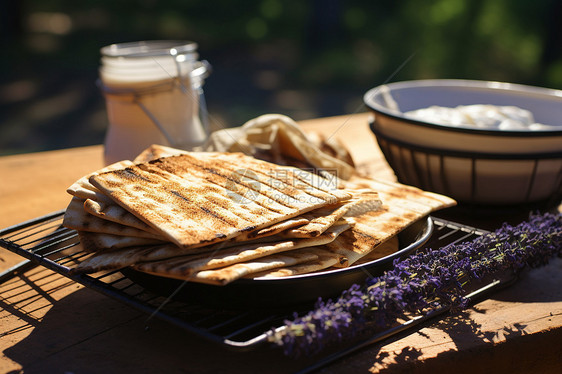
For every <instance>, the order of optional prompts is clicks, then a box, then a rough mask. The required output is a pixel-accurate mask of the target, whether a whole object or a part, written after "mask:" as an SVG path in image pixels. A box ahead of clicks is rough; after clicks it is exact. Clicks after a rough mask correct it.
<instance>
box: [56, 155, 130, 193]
mask: <svg viewBox="0 0 562 374" xmlns="http://www.w3.org/2000/svg"><path fill="white" fill-rule="evenodd" d="M131 165H133V162H132V161H128V160H124V161H119V162H116V163H114V164H111V165H108V166H106V167H104V168H102V169H100V170H97V171H95V172H93V173H90V174H88V175H85V176H83V177H82V178H80V179H78V180H77V181H76V182H74V183H73V184H72V185H71V186H70V187H68V188H67V189H66V192H68V193H69V194H71V195H72V196H76V197H79V198H81V199H95V196H96V194H95V193H96V192H98V190H97V189H96V188H95V187H94V186H92V184H91V183H90V182H89V179H90V177H91V176H93V175H98V174H100V173H105V172H108V171H112V170H118V169H123V168H125V167H127V166H131Z"/></svg>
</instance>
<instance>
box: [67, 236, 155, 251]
mask: <svg viewBox="0 0 562 374" xmlns="http://www.w3.org/2000/svg"><path fill="white" fill-rule="evenodd" d="M78 237H79V238H80V243H82V247H83V248H84V250H85V251H87V252H103V251H108V250H112V249H121V248H131V247H143V246H148V245H155V244H164V243H165V242H164V241H163V240H160V239H151V238H140V237H138V236H136V237H135V236H123V235H112V234H104V233H99V232H88V231H78Z"/></svg>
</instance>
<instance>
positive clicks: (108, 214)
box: [84, 194, 163, 240]
mask: <svg viewBox="0 0 562 374" xmlns="http://www.w3.org/2000/svg"><path fill="white" fill-rule="evenodd" d="M97 195H99V194H96V196H97ZM98 200H104V201H94V200H91V199H86V201H85V202H84V211H85V212H86V213H89V214H91V215H93V216H96V217H99V218H102V219H106V220H108V221H111V222H115V223H119V224H121V225H124V226H129V227H134V228H136V229H139V230H143V231H147V232H150V233H153V234H154V235H158V233H157V232H156V230H154V229H153V228H152V227H150V226H149V225H147V224H146V223H145V222H143V221H141V220H140V219H138V218H137V217H135V216H134V215H132V214H131V213H129V212H128V211H126V210H125V209H123V207H121V206H119V205H117V204H115V203H114V202H113V201H111V199H98ZM107 200H109V201H107ZM162 240H163V238H162Z"/></svg>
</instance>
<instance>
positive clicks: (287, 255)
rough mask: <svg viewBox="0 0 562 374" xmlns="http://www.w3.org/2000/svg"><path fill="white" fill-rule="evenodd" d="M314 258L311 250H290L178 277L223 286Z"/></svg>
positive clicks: (314, 255) (316, 257) (315, 256)
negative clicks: (258, 273)
mask: <svg viewBox="0 0 562 374" xmlns="http://www.w3.org/2000/svg"><path fill="white" fill-rule="evenodd" d="M316 259H318V256H317V255H316V254H315V253H314V252H312V251H307V250H302V251H290V252H284V253H279V254H275V255H271V256H266V257H262V258H259V259H256V260H253V261H249V262H243V263H237V264H234V265H230V266H227V267H224V268H220V269H216V270H203V271H199V272H196V273H194V274H193V275H190V276H187V277H185V278H184V277H181V276H179V277H178V278H179V279H185V280H189V281H193V282H200V283H207V284H215V285H220V286H223V285H225V284H228V283H231V282H233V281H235V280H236V279H240V278H242V277H244V276H246V275H248V274H253V273H257V272H261V271H265V270H269V269H274V268H279V267H283V266H291V265H295V264H298V263H301V262H306V261H313V260H316ZM159 275H161V274H159Z"/></svg>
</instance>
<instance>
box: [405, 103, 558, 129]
mask: <svg viewBox="0 0 562 374" xmlns="http://www.w3.org/2000/svg"><path fill="white" fill-rule="evenodd" d="M404 116H406V117H409V118H413V119H421V120H424V121H428V122H436V123H439V124H443V125H449V126H456V127H475V128H481V129H499V130H532V131H536V130H546V129H549V128H552V129H554V126H549V125H545V124H542V123H537V122H536V121H535V119H534V117H533V113H531V112H530V111H528V110H525V109H522V108H519V107H516V106H498V105H489V104H473V105H459V106H457V107H454V108H451V107H444V106H438V105H432V106H430V107H428V108H423V109H416V110H411V111H409V112H406V113H404Z"/></svg>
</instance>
